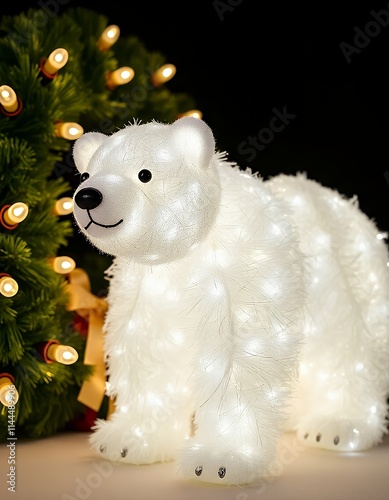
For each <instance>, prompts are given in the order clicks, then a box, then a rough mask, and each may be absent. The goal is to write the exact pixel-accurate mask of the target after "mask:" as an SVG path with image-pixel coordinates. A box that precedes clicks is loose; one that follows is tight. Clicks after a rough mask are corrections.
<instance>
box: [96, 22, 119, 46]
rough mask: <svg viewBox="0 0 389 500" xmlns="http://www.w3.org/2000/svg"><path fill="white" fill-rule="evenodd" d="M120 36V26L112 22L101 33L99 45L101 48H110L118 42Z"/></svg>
mask: <svg viewBox="0 0 389 500" xmlns="http://www.w3.org/2000/svg"><path fill="white" fill-rule="evenodd" d="M119 36H120V28H119V26H116V24H111V25H110V26H108V27H107V28H105V30H104V31H103V32H102V34H101V35H100V38H99V39H98V41H97V46H98V48H99V49H100V50H108V49H109V48H110V47H112V45H113V44H114V43H115V42H117V40H118V38H119Z"/></svg>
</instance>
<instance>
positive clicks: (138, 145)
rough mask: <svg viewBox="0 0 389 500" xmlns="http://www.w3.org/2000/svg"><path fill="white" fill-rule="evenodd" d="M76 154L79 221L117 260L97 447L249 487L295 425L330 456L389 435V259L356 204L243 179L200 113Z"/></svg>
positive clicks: (326, 193)
mask: <svg viewBox="0 0 389 500" xmlns="http://www.w3.org/2000/svg"><path fill="white" fill-rule="evenodd" d="M73 153H74V160H75V164H76V167H77V169H78V170H79V172H80V178H81V183H80V186H79V187H78V188H77V189H76V190H75V193H74V202H75V204H74V217H75V222H76V224H77V225H78V226H79V228H80V231H81V232H82V233H83V234H84V235H85V236H86V238H87V239H88V240H89V242H90V243H91V244H92V245H93V246H94V247H96V248H97V249H99V251H100V252H102V253H104V254H108V255H111V256H113V257H114V258H113V261H112V265H111V266H110V268H109V269H108V270H107V279H108V280H109V293H108V297H107V302H108V312H107V315H106V319H105V324H104V335H105V337H104V338H105V347H104V349H105V351H104V352H105V358H106V363H107V380H108V383H107V394H108V395H109V396H111V397H113V398H115V411H114V413H112V415H111V416H110V417H109V418H108V419H98V420H97V421H96V423H95V426H94V428H93V431H92V432H91V436H90V443H91V447H93V449H95V450H96V452H97V453H99V454H100V455H101V456H103V457H106V458H107V459H109V460H113V461H119V462H126V463H129V464H151V463H155V462H162V461H170V460H175V461H176V462H177V464H178V470H179V471H180V473H182V474H183V476H184V477H189V478H193V479H196V480H199V481H205V482H211V483H219V484H228V485H232V484H237V485H242V484H248V483H252V482H254V481H258V480H260V479H261V478H262V477H264V476H266V475H267V474H269V473H270V472H269V471H271V467H272V464H274V463H275V459H276V457H277V450H278V449H279V448H278V446H279V442H280V439H281V437H282V434H283V433H284V432H285V431H296V432H297V439H299V440H301V442H302V443H303V444H304V445H307V446H315V447H320V448H324V449H327V450H339V451H357V450H365V449H368V448H370V447H372V446H375V445H377V444H378V443H380V442H381V441H382V438H383V435H384V434H385V433H387V422H388V421H387V415H388V400H387V397H388V389H389V361H388V360H389V321H388V320H389V269H388V266H387V262H388V249H387V246H386V243H385V241H384V238H385V235H383V234H379V231H378V229H377V227H376V224H375V223H374V222H373V221H372V220H370V219H368V217H367V216H366V215H365V214H364V213H363V212H362V211H361V210H360V209H359V207H358V203H357V200H356V199H351V200H349V199H346V198H345V197H344V196H342V195H340V194H339V193H338V192H336V191H334V190H332V189H330V188H327V187H324V186H322V185H321V184H319V183H318V182H316V181H313V180H310V179H308V178H307V176H306V175H305V174H298V175H295V176H294V175H291V176H289V175H283V174H280V175H278V176H276V177H274V178H272V179H270V180H267V181H264V180H262V179H261V178H260V176H258V175H254V174H253V173H252V172H251V171H250V170H249V169H247V170H242V169H240V168H239V167H238V166H237V165H236V164H234V163H231V162H228V161H227V160H226V154H225V153H220V152H217V150H216V146H215V139H214V136H213V133H212V131H211V129H210V128H209V126H208V125H207V124H206V123H205V122H204V121H202V120H199V119H197V118H194V117H183V118H180V119H178V120H176V121H175V122H174V123H172V124H165V123H158V122H156V121H151V122H150V123H145V124H141V123H139V122H136V121H135V122H134V123H133V124H128V125H126V126H125V127H124V128H122V129H120V130H118V131H117V132H115V133H113V134H112V135H110V136H106V135H104V134H102V133H98V132H88V133H85V134H84V135H83V136H81V137H80V138H79V139H78V140H76V141H75V143H74V150H73Z"/></svg>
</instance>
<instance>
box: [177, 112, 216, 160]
mask: <svg viewBox="0 0 389 500" xmlns="http://www.w3.org/2000/svg"><path fill="white" fill-rule="evenodd" d="M171 134H172V135H171V137H170V139H171V144H172V146H173V147H174V148H175V151H176V152H178V153H180V154H181V155H183V156H184V158H185V160H186V161H188V162H189V163H192V164H193V165H198V166H199V167H201V168H207V167H208V166H209V163H210V161H211V159H212V156H213V155H214V153H215V139H214V136H213V133H212V130H211V129H210V128H209V126H208V125H207V124H206V123H205V122H204V121H203V120H201V119H199V118H194V117H193V116H184V117H183V118H179V119H178V120H176V121H175V122H174V123H173V124H172V125H171Z"/></svg>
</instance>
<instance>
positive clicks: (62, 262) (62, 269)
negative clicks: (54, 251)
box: [49, 256, 76, 274]
mask: <svg viewBox="0 0 389 500" xmlns="http://www.w3.org/2000/svg"><path fill="white" fill-rule="evenodd" d="M49 265H50V266H51V267H52V268H53V269H54V271H55V272H56V273H58V274H69V273H71V272H72V271H74V269H75V268H76V263H75V261H74V260H73V259H72V258H71V257H67V256H61V257H54V258H52V259H49Z"/></svg>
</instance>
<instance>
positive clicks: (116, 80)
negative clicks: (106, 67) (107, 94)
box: [105, 66, 135, 90]
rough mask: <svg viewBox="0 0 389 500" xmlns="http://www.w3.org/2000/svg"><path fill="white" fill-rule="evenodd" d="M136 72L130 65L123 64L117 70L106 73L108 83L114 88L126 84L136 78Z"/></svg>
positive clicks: (110, 87)
mask: <svg viewBox="0 0 389 500" xmlns="http://www.w3.org/2000/svg"><path fill="white" fill-rule="evenodd" d="M134 75H135V72H134V70H133V69H132V68H130V67H129V66H123V67H122V68H119V69H117V70H115V71H112V72H110V73H107V74H106V77H105V78H106V85H107V87H108V88H109V89H110V90H112V89H114V88H115V87H117V86H118V85H124V84H125V83H128V82H130V81H131V80H132V79H133V78H134Z"/></svg>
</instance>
